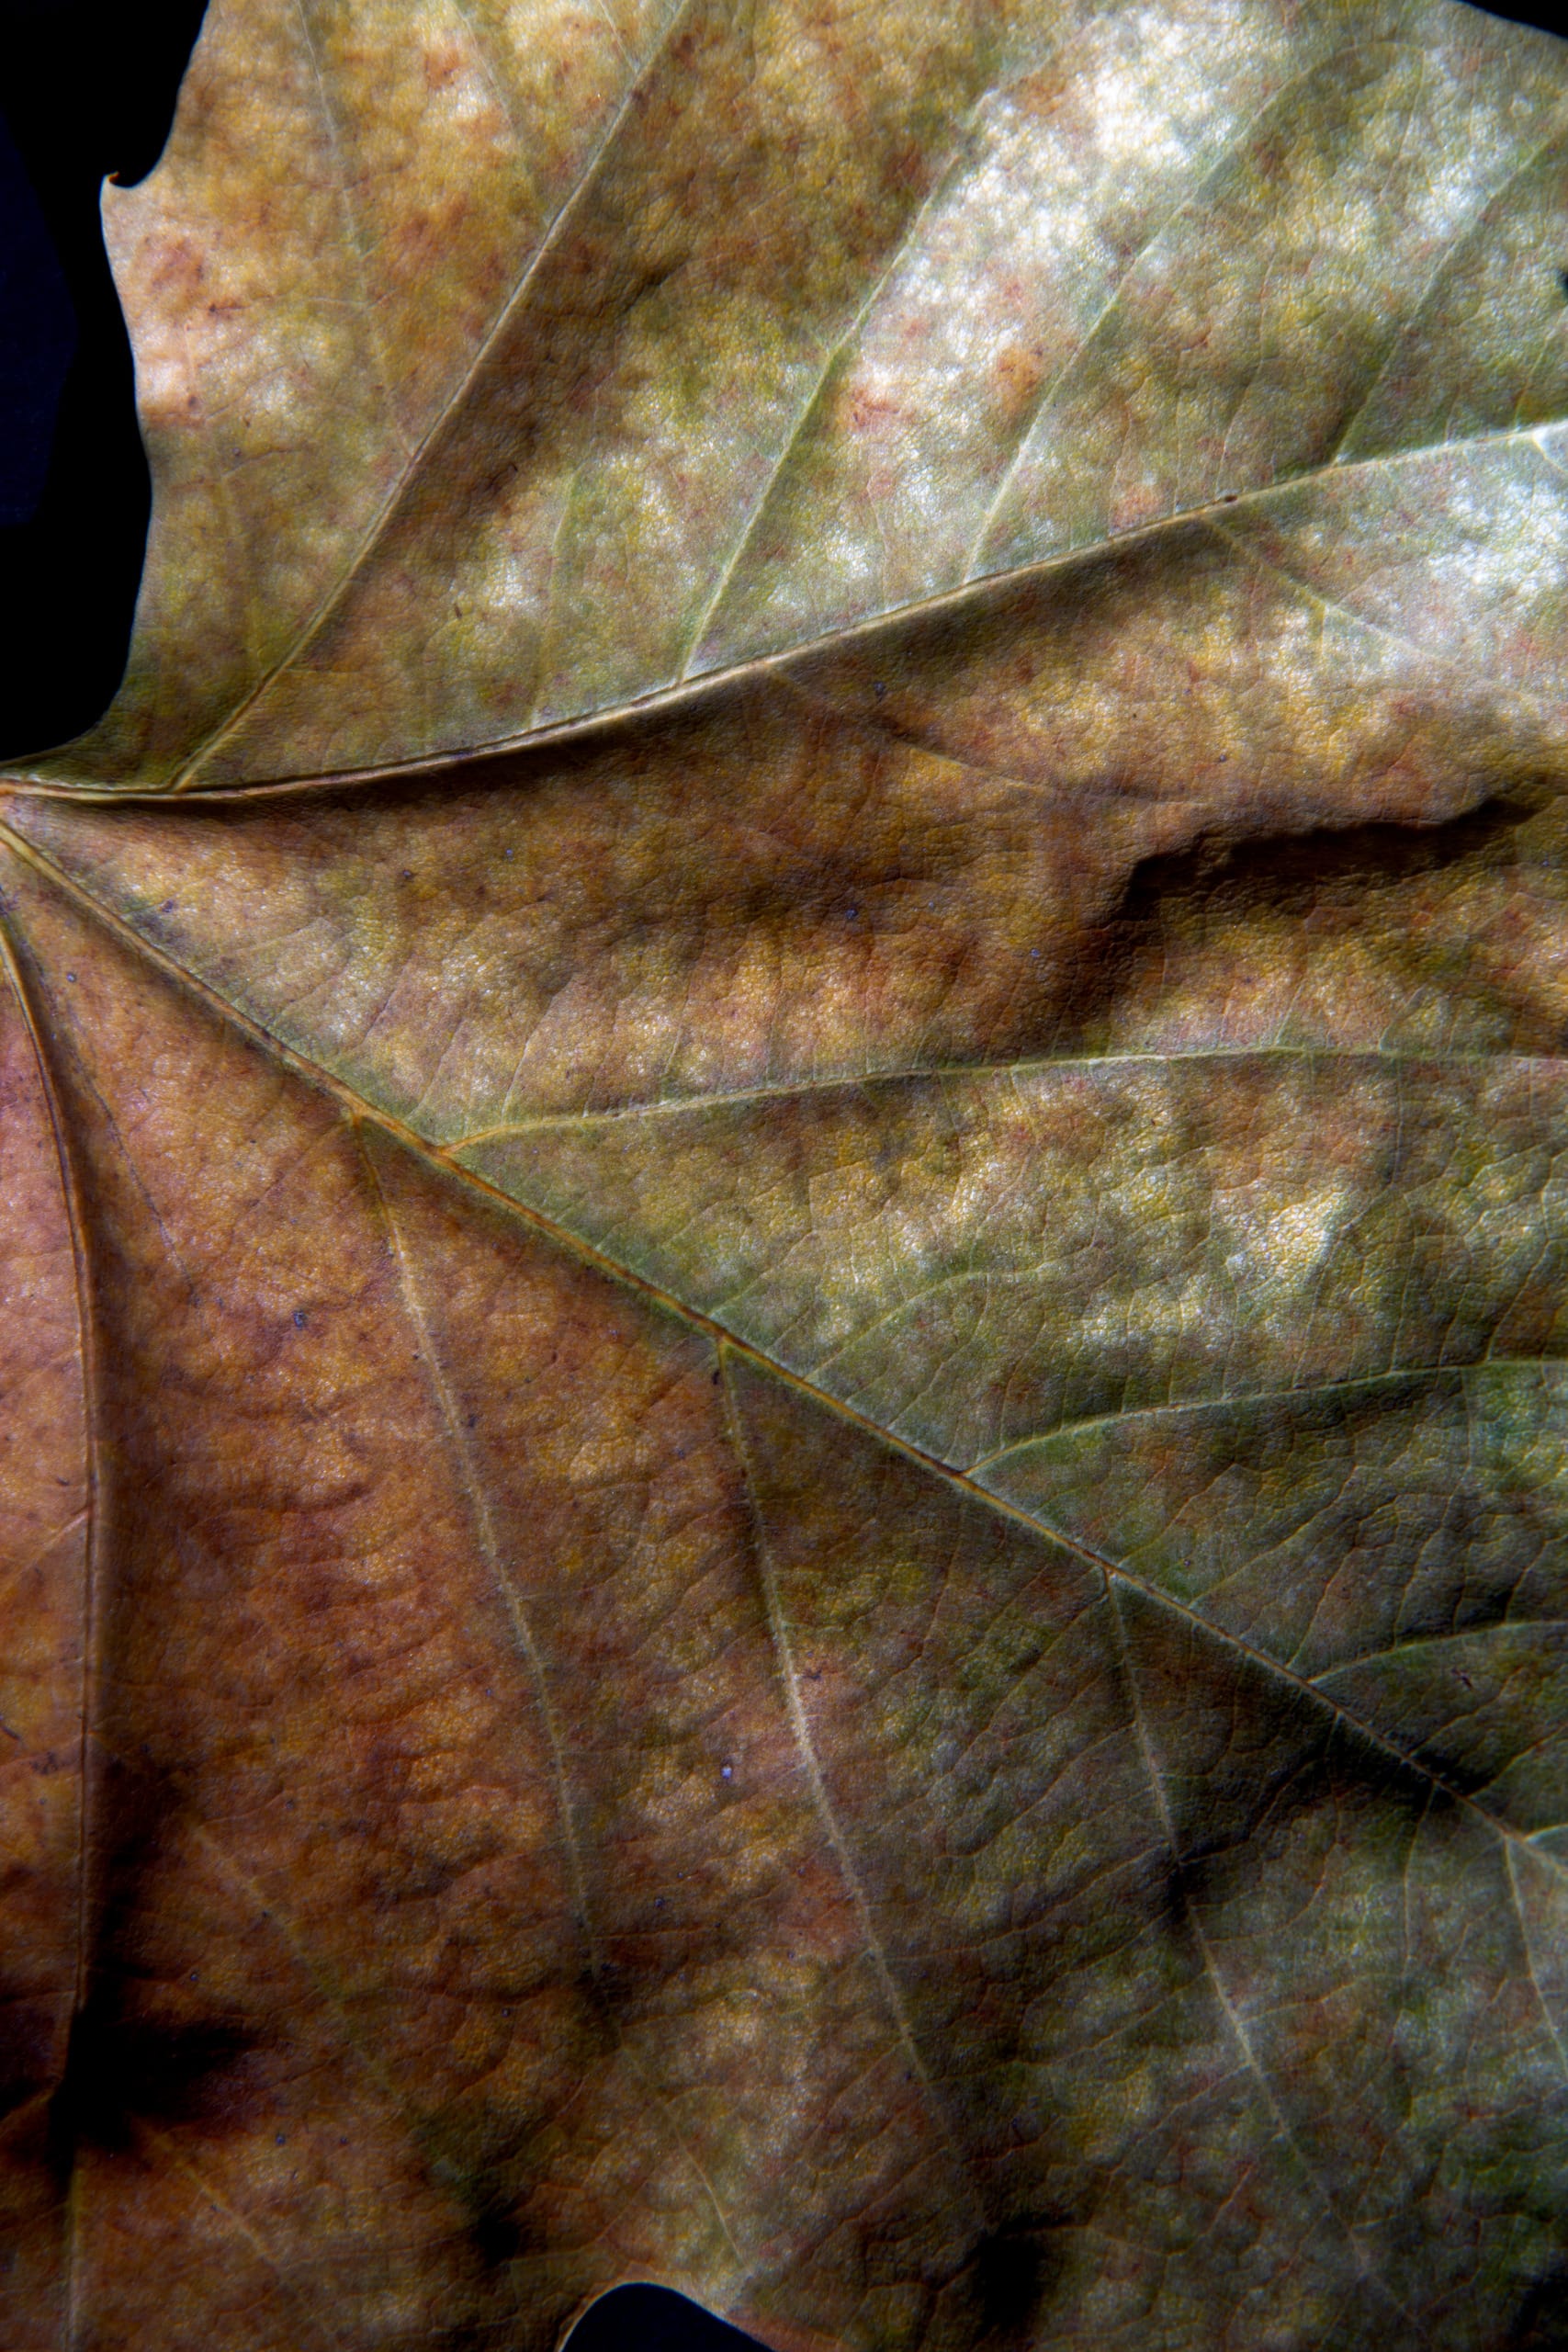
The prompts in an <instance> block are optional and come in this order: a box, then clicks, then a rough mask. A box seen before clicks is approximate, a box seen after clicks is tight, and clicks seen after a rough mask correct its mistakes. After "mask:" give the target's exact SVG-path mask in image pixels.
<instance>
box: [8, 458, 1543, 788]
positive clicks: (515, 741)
mask: <svg viewBox="0 0 1568 2352" xmlns="http://www.w3.org/2000/svg"><path fill="white" fill-rule="evenodd" d="M1564 426H1568V413H1564V414H1563V415H1562V416H1552V417H1545V418H1541V419H1540V420H1539V421H1538V422H1537V423H1535V424H1529V425H1507V426H1497V427H1495V428H1494V429H1493V430H1490V431H1488V432H1485V433H1472V434H1467V435H1459V436H1456V437H1455V438H1454V439H1453V440H1451V441H1443V442H1427V443H1423V444H1422V445H1421V446H1420V447H1417V448H1414V449H1393V450H1385V451H1384V452H1383V453H1382V455H1380V456H1378V457H1374V458H1357V459H1354V460H1350V461H1348V462H1338V461H1334V460H1330V461H1329V462H1327V463H1325V464H1322V465H1318V466H1314V467H1312V468H1309V469H1307V470H1306V471H1304V472H1303V473H1299V474H1292V475H1291V476H1290V477H1289V478H1288V479H1287V480H1285V481H1277V482H1268V483H1264V484H1261V485H1260V486H1259V487H1258V489H1256V490H1247V491H1236V492H1225V493H1224V494H1222V495H1221V496H1220V497H1218V498H1214V499H1211V500H1210V501H1209V502H1208V503H1206V504H1204V505H1201V506H1184V507H1180V508H1179V509H1178V510H1176V511H1175V512H1174V513H1172V514H1169V515H1159V516H1158V517H1156V520H1155V521H1153V522H1151V523H1145V524H1142V525H1140V526H1139V527H1138V528H1137V529H1135V530H1130V531H1122V532H1118V533H1116V534H1114V535H1113V536H1112V537H1110V538H1104V539H1095V540H1093V541H1091V542H1089V543H1088V544H1086V545H1084V546H1081V547H1074V548H1060V549H1058V550H1057V551H1056V552H1055V553H1054V554H1052V555H1048V556H1042V557H1040V558H1038V559H1037V560H1035V561H1034V562H1032V563H1026V564H1019V565H1017V566H1016V567H1015V568H1014V569H1013V570H1011V571H995V572H989V573H987V575H986V576H985V577H984V578H983V579H978V580H969V581H964V582H960V583H959V585H958V586H956V587H954V588H947V589H943V590H942V591H941V593H940V594H936V595H933V596H926V597H922V598H919V600H917V601H916V602H915V603H912V604H908V605H895V606H893V607H892V609H891V610H889V611H887V612H884V613H874V614H873V615H871V616H869V617H868V618H867V619H865V620H861V621H852V622H849V623H847V624H845V625H844V626H843V627H841V628H834V629H829V630H828V631H826V632H825V633H824V634H823V635H822V636H821V637H817V638H808V639H804V640H803V641H802V642H800V643H798V644H795V645H790V646H785V647H784V648H782V649H781V650H779V651H778V652H776V653H759V654H754V655H752V656H750V658H749V659H748V660H746V661H744V662H736V663H734V664H733V665H732V666H731V667H730V668H728V669H722V670H708V671H705V672H704V673H702V674H701V675H700V676H698V677H693V678H685V679H677V680H676V681H675V682H674V683H673V684H669V685H664V686H658V687H655V688H653V689H652V690H651V691H650V692H649V693H648V694H646V695H634V696H633V697H632V698H631V699H630V700H628V701H626V702H620V703H610V704H606V705H605V706H604V707H603V708H602V709H599V710H592V711H587V712H584V713H583V714H582V715H581V717H579V718H565V719H561V720H559V721H558V722H556V723H554V724H552V725H550V726H548V727H537V728H533V729H524V730H522V731H521V732H520V733H516V734H512V735H500V736H495V737H492V738H489V739H487V740H485V741H482V742H477V743H454V744H448V745H447V746H446V748H445V749H443V750H440V751H434V752H421V753H420V754H419V755H418V756H417V757H416V758H412V759H406V760H391V761H386V762H383V763H379V764H378V765H376V766H373V767H362V768H325V769H320V770H315V771H311V772H309V773H307V772H305V771H303V770H301V771H299V773H297V774H293V775H276V776H265V777H260V778H255V779H253V780H252V781H251V782H249V783H245V784H206V785H197V784H190V785H186V784H185V783H183V782H180V781H178V780H176V781H175V782H174V783H173V784H166V785H159V786H119V785H95V784H86V783H82V784H73V783H70V782H68V781H62V780H61V779H60V778H58V777H52V776H48V775H39V774H37V773H34V774H30V775H29V774H26V773H22V772H19V771H7V772H6V773H5V774H4V775H0V782H3V783H4V784H5V785H6V787H7V788H8V789H9V790H12V791H15V792H20V793H25V794H27V795H28V796H29V797H35V798H38V799H48V800H64V801H68V802H72V803H82V804H84V805H85V806H87V807H97V806H107V807H111V808H138V807H151V808H161V807H166V806H167V805H168V803H169V802H170V801H171V800H177V801H179V803H180V804H181V806H182V807H197V808H199V807H201V806H202V805H204V804H211V805H213V806H221V807H225V808H228V807H232V806H233V805H234V804H235V803H237V802H239V803H243V802H247V801H251V800H264V799H273V798H277V797H284V796H298V795H307V794H313V793H319V792H321V791H326V790H333V789H342V788H343V787H344V786H350V785H352V786H368V785H373V784H384V783H396V782H399V781H400V780H402V779H404V778H407V777H414V776H421V775H438V774H442V773H444V772H446V771H449V770H451V769H452V768H455V767H462V766H467V765H468V763H481V762H484V761H487V760H494V759H501V758H504V757H508V756H514V755H516V754H518V753H521V752H536V751H555V750H560V749H565V748H568V747H570V746H574V745H576V744H578V743H583V742H590V741H592V740H593V739H594V738H595V737H597V736H600V735H604V734H610V733H614V732H615V730H616V729H620V728H624V727H627V726H631V725H635V724H637V723H638V722H640V721H642V720H645V719H650V718H664V717H665V716H667V715H669V714H671V713H678V712H681V711H685V710H694V709H700V707H702V705H703V704H704V703H705V702H709V701H712V702H715V703H716V702H719V701H721V700H722V699H723V698H724V696H725V695H727V694H729V693H731V692H733V691H734V690H735V689H736V688H737V687H739V686H744V685H746V684H750V683H751V682H752V681H755V680H761V679H763V678H768V677H773V676H776V675H779V674H781V673H788V672H789V671H790V670H792V669H795V668H804V667H806V666H807V665H808V664H809V663H811V662H819V661H822V660H823V659H824V658H826V657H829V656H831V655H834V654H838V653H841V652H845V651H848V650H851V649H852V648H855V647H863V646H867V645H874V643H875V641H876V640H877V639H879V638H884V637H887V638H892V637H896V636H897V634H898V633H899V632H900V631H901V630H903V629H906V628H914V627H916V626H918V625H919V624H920V623H922V622H926V621H932V622H936V621H942V620H944V619H946V618H948V617H950V616H956V615H959V614H962V613H963V612H964V611H965V610H966V609H968V608H976V607H979V606H981V605H986V604H993V603H994V604H1000V603H1002V602H1004V601H1005V600H1006V598H1008V597H1009V596H1010V595H1013V594H1018V593H1019V592H1020V591H1021V590H1023V589H1025V588H1027V587H1029V586H1030V585H1031V584H1032V582H1036V581H1043V580H1045V579H1047V578H1049V577H1050V576H1051V575H1053V574H1055V573H1064V574H1065V573H1067V572H1070V571H1073V570H1075V569H1077V568H1087V567H1088V566H1089V565H1091V564H1096V563H1105V562H1108V561H1111V560H1117V559H1119V558H1121V557H1122V556H1123V555H1127V554H1136V553H1137V552H1138V551H1139V550H1141V549H1143V548H1147V547H1150V546H1154V545H1156V544H1157V542H1158V541H1159V540H1160V539H1162V538H1164V537H1173V536H1175V535H1176V534H1177V533H1178V532H1180V531H1183V530H1190V529H1192V528H1194V527H1203V526H1207V527H1209V528H1213V527H1214V526H1221V525H1224V523H1226V522H1234V521H1235V518H1236V517H1237V516H1239V515H1247V513H1249V512H1252V511H1254V510H1258V511H1264V512H1267V510H1268V509H1269V506H1270V505H1273V504H1276V503H1283V502H1284V501H1286V500H1288V499H1290V498H1293V497H1296V496H1297V495H1299V494H1300V493H1301V492H1303V491H1304V490H1310V489H1311V488H1312V487H1313V486H1314V484H1316V483H1319V482H1322V481H1329V480H1333V481H1353V480H1354V479H1355V477H1356V476H1358V475H1359V474H1370V473H1373V472H1375V471H1377V470H1378V469H1382V468H1391V467H1396V466H1411V465H1425V464H1428V463H1430V462H1432V461H1433V460H1434V459H1435V458H1439V457H1444V458H1446V457H1450V456H1457V457H1461V458H1462V457H1464V456H1466V455H1467V454H1470V453H1472V452H1478V451H1486V450H1490V449H1495V448H1502V447H1507V446H1508V445H1510V444H1521V443H1524V442H1529V443H1530V444H1531V445H1532V446H1533V447H1535V449H1536V451H1537V453H1538V455H1539V456H1540V458H1541V459H1542V461H1543V463H1545V464H1547V465H1550V466H1551V467H1552V469H1553V470H1554V471H1558V472H1561V471H1562V470H1563V469H1562V467H1561V466H1559V465H1558V464H1557V462H1556V460H1555V459H1554V458H1552V457H1551V453H1550V452H1549V451H1548V450H1547V449H1546V448H1545V447H1543V446H1542V438H1541V436H1542V435H1546V434H1549V433H1555V432H1559V431H1561V430H1562V428H1563V427H1564ZM1236 552H1237V553H1238V554H1239V555H1241V556H1242V557H1243V558H1244V560H1247V562H1252V563H1261V562H1263V561H1265V560H1266V559H1265V558H1264V557H1263V556H1262V555H1261V553H1260V552H1259V551H1258V549H1256V548H1251V547H1248V546H1247V545H1246V544H1245V543H1242V544H1239V545H1237V547H1236ZM1272 568H1273V569H1274V570H1276V571H1281V569H1282V568H1281V567H1280V565H1279V564H1278V563H1277V562H1274V563H1273V564H1272ZM1282 576H1283V577H1285V578H1287V579H1289V580H1290V581H1291V584H1292V586H1293V587H1294V588H1295V590H1296V591H1297V593H1298V594H1302V595H1307V596H1312V597H1314V598H1315V600H1316V601H1317V602H1318V603H1320V604H1322V605H1325V607H1327V608H1328V609H1331V610H1333V611H1335V612H1337V613H1339V614H1341V615H1342V616H1344V618H1345V619H1346V620H1348V622H1349V623H1350V624H1351V626H1352V627H1354V628H1358V629H1360V630H1362V631H1363V632H1365V633H1366V634H1367V635H1369V636H1376V637H1382V638H1384V639H1390V640H1391V641H1392V642H1393V643H1396V644H1401V645H1403V643H1404V640H1403V639H1397V638H1393V637H1392V636H1391V632H1390V631H1388V630H1387V629H1385V628H1382V626H1381V624H1379V623H1378V622H1376V621H1371V620H1368V619H1366V618H1364V617H1363V616H1361V615H1359V614H1358V613H1353V612H1351V611H1350V610H1349V608H1348V606H1346V605H1340V604H1337V603H1336V601H1335V600H1334V599H1333V598H1332V597H1327V596H1325V595H1324V594H1323V593H1322V592H1321V591H1320V590H1318V589H1315V588H1313V587H1312V586H1311V585H1310V584H1309V583H1308V582H1304V581H1301V580H1297V579H1295V577H1294V575H1293V574H1290V573H1283V572H1282ZM1508 691H1509V692H1510V694H1511V695H1512V696H1513V698H1514V699H1515V700H1516V701H1517V702H1518V703H1519V704H1520V705H1525V706H1530V707H1534V706H1535V705H1537V704H1543V703H1544V700H1545V698H1544V696H1542V695H1530V694H1529V693H1527V692H1526V691H1525V689H1524V688H1522V687H1512V688H1510V689H1509V690H1508ZM1553 707H1555V706H1553ZM238 715H239V714H238V712H237V711H236V713H235V714H234V716H235V717H236V718H237V717H238ZM229 723H231V722H226V725H227V724H229ZM212 740H214V741H215V740H216V738H214V739H212ZM67 748H69V747H67ZM209 748H210V744H209ZM1013 780H1014V781H1021V779H1013Z"/></svg>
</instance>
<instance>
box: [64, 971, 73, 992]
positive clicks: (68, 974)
mask: <svg viewBox="0 0 1568 2352" xmlns="http://www.w3.org/2000/svg"><path fill="white" fill-rule="evenodd" d="M65 977H66V978H67V979H68V980H69V981H70V983H71V985H72V987H73V988H74V987H75V985H76V975H75V973H74V972H67V973H66V975H65Z"/></svg>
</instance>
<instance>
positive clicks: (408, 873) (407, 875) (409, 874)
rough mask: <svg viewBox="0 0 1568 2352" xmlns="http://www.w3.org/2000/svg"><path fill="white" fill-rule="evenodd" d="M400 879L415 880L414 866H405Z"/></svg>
mask: <svg viewBox="0 0 1568 2352" xmlns="http://www.w3.org/2000/svg"><path fill="white" fill-rule="evenodd" d="M398 879H399V881H400V882H412V880H413V867H412V865H405V866H403V867H402V868H401V869H400V872H399V875H398Z"/></svg>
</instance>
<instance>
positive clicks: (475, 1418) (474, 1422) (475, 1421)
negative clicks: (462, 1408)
mask: <svg viewBox="0 0 1568 2352" xmlns="http://www.w3.org/2000/svg"><path fill="white" fill-rule="evenodd" d="M478 1426H479V1415H478V1414H477V1413H470V1414H469V1415H468V1427H469V1428H470V1429H476V1428H477V1427H478Z"/></svg>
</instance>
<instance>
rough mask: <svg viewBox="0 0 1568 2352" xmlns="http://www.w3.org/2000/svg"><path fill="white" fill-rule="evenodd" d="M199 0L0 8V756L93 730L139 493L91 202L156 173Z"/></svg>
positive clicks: (133, 434) (136, 571)
mask: <svg viewBox="0 0 1568 2352" xmlns="http://www.w3.org/2000/svg"><path fill="white" fill-rule="evenodd" d="M202 13H203V0H143V5H142V6H134V5H130V0H118V5H117V0H0V567H3V570H0V578H3V579H4V582H5V599H6V618H5V623H4V627H3V628H0V756H14V755H19V754H21V753H24V752H31V751H40V750H43V749H44V748H45V747H46V746H48V745H50V744H52V743H57V742H62V741H64V740H65V739H66V738H67V737H69V736H72V735H75V734H79V733H80V732H81V730H82V729H83V728H85V727H88V726H91V724H92V722H93V720H94V719H95V718H97V717H98V715H99V713H100V712H101V711H102V710H103V709H104V707H105V706H106V705H107V703H108V702H109V700H110V699H111V697H112V696H113V694H114V691H115V688H116V686H117V685H118V683H119V677H120V673H121V671H122V669H123V668H124V665H125V653H126V646H127V644H128V642H129V639H130V620H131V614H132V611H133V609H134V606H135V602H136V590H137V584H138V582H139V581H140V579H141V559H142V551H143V548H144V547H145V544H146V538H147V517H148V511H149V506H150V492H149V485H148V478H147V464H146V459H145V458H144V457H143V455H142V451H141V435H140V433H139V431H138V428H137V422H136V401H135V390H134V382H133V378H132V372H131V360H130V343H129V340H128V339H127V336H126V332H125V322H124V320H123V319H122V317H121V315H120V309H119V303H118V300H117V299H116V295H115V290H114V281H113V279H112V278H111V277H110V275H109V266H108V260H107V255H106V254H105V252H104V243H103V234H102V231H101V228H100V226H99V220H98V191H99V187H100V186H101V184H102V182H103V181H104V180H105V179H106V178H107V177H110V176H113V177H114V178H116V179H118V180H119V181H120V182H121V183H122V185H130V183H132V182H134V181H136V180H139V179H141V178H142V177H144V176H145V175H146V174H147V173H148V172H149V171H151V169H152V165H153V164H155V163H156V162H157V160H158V157H159V154H160V153H161V152H162V150H163V147H164V141H165V140H166V138H167V137H168V132H169V125H170V123H171V121H172V120H173V119H174V111H175V95H176V93H177V91H178V89H179V85H180V79H181V76H182V75H183V74H184V72H185V69H186V61H187V60H188V58H189V56H190V52H191V50H192V48H193V46H194V45H195V41H196V37H197V32H198V30H199V29H200V26H201V18H202Z"/></svg>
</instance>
